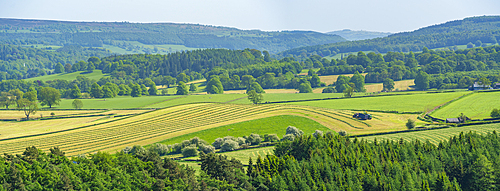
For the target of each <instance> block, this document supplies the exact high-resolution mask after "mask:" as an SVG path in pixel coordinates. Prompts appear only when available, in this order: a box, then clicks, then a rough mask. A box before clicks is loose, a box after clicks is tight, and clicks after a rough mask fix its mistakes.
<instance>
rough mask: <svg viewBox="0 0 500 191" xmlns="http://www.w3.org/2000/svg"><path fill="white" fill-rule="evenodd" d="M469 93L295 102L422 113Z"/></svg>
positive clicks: (333, 107)
mask: <svg viewBox="0 0 500 191" xmlns="http://www.w3.org/2000/svg"><path fill="white" fill-rule="evenodd" d="M466 93H469V92H451V93H425V94H408V95H396V96H380V97H364V98H350V99H336V100H322V101H305V102H293V103H290V104H294V105H308V106H315V107H324V108H330V109H358V110H363V109H368V110H384V111H414V112H421V111H424V110H425V109H432V108H434V107H436V106H438V105H440V104H443V103H445V102H448V101H450V100H452V99H454V98H457V97H459V96H461V95H464V94H466Z"/></svg>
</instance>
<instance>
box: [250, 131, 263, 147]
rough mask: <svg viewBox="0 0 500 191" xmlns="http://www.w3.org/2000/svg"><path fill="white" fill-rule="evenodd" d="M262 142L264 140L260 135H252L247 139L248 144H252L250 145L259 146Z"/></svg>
mask: <svg viewBox="0 0 500 191" xmlns="http://www.w3.org/2000/svg"><path fill="white" fill-rule="evenodd" d="M260 142H262V138H260V135H259V134H253V133H252V134H250V136H248V138H247V143H250V145H258V144H259V143H260Z"/></svg>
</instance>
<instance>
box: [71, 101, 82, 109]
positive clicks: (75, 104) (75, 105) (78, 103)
mask: <svg viewBox="0 0 500 191" xmlns="http://www.w3.org/2000/svg"><path fill="white" fill-rule="evenodd" d="M71 105H73V108H75V109H81V108H82V107H83V102H82V100H79V99H75V100H73V102H72V103H71Z"/></svg>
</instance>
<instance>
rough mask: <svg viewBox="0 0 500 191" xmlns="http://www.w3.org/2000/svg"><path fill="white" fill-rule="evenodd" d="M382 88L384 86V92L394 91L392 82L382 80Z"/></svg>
mask: <svg viewBox="0 0 500 191" xmlns="http://www.w3.org/2000/svg"><path fill="white" fill-rule="evenodd" d="M383 86H384V88H383V90H384V91H392V89H394V80H392V79H390V78H386V79H385V80H384V83H383Z"/></svg>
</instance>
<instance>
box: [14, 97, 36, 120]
mask: <svg viewBox="0 0 500 191" xmlns="http://www.w3.org/2000/svg"><path fill="white" fill-rule="evenodd" d="M17 109H18V110H20V111H24V115H26V120H29V119H30V115H31V114H35V113H36V111H38V104H37V103H36V102H33V101H30V100H28V99H26V98H22V99H20V100H18V101H17Z"/></svg>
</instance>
